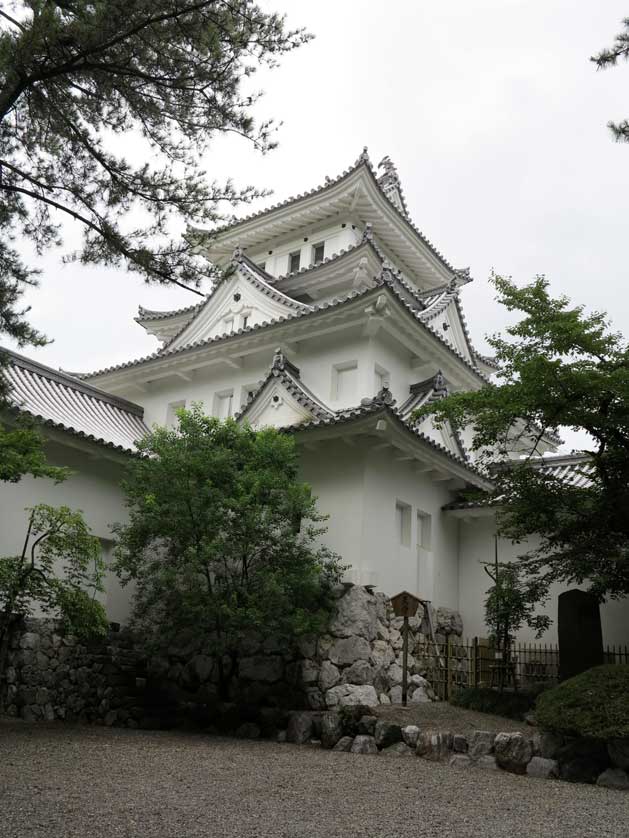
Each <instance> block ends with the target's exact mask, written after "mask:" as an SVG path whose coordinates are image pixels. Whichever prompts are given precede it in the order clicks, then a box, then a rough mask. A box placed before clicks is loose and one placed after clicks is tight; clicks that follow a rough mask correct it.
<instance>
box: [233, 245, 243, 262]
mask: <svg viewBox="0 0 629 838" xmlns="http://www.w3.org/2000/svg"><path fill="white" fill-rule="evenodd" d="M244 256H245V252H244V250H243V249H242V247H241V246H240V245H239V244H237V245H236V247H235V248H234V252H233V254H232V261H234V262H242V260H243V259H244Z"/></svg>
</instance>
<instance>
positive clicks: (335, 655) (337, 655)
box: [328, 637, 371, 666]
mask: <svg viewBox="0 0 629 838" xmlns="http://www.w3.org/2000/svg"><path fill="white" fill-rule="evenodd" d="M370 655H371V646H370V645H369V642H368V641H367V640H365V638H364V637H344V638H341V639H339V640H336V641H335V642H334V643H333V644H332V646H331V647H330V650H329V652H328V659H329V660H330V661H331V662H332V663H333V664H336V665H337V666H350V665H351V664H353V663H354V662H355V661H357V660H365V661H366V660H369V656H370Z"/></svg>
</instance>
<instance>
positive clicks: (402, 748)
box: [382, 742, 415, 757]
mask: <svg viewBox="0 0 629 838" xmlns="http://www.w3.org/2000/svg"><path fill="white" fill-rule="evenodd" d="M382 753H383V754H386V755H387V756H394V757H410V756H412V755H413V754H414V753H415V752H414V750H413V748H409V747H408V745H407V744H406V743H405V742H394V743H393V745H388V746H387V747H386V748H383V749H382Z"/></svg>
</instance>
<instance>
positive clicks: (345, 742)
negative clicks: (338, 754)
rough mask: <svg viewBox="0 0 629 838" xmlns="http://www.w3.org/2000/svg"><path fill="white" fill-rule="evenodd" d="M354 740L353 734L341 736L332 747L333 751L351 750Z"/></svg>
mask: <svg viewBox="0 0 629 838" xmlns="http://www.w3.org/2000/svg"><path fill="white" fill-rule="evenodd" d="M353 742H354V737H353V736H341V738H340V739H339V741H338V742H337V743H336V745H335V746H334V747H333V748H332V750H333V751H351V749H352V744H353Z"/></svg>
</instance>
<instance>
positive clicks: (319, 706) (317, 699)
mask: <svg viewBox="0 0 629 838" xmlns="http://www.w3.org/2000/svg"><path fill="white" fill-rule="evenodd" d="M306 703H307V704H308V707H310V709H311V710H325V709H326V707H327V705H326V703H325V696H324V695H323V693H322V692H321V690H320V689H319V688H318V687H309V688H308V689H307V690H306Z"/></svg>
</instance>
